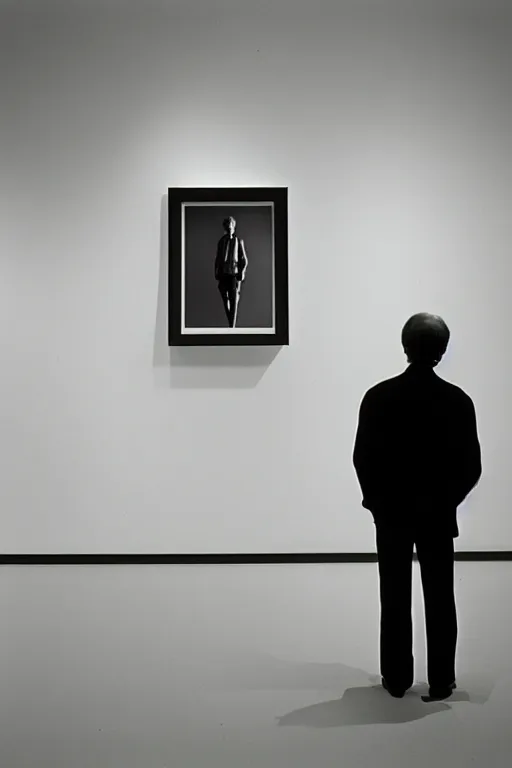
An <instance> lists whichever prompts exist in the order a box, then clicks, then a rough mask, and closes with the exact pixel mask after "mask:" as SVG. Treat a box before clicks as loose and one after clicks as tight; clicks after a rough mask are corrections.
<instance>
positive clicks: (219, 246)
mask: <svg viewBox="0 0 512 768" xmlns="http://www.w3.org/2000/svg"><path fill="white" fill-rule="evenodd" d="M221 263H222V238H221V239H220V240H219V242H218V243H217V256H216V257H215V279H216V280H218V279H219V278H220V267H221Z"/></svg>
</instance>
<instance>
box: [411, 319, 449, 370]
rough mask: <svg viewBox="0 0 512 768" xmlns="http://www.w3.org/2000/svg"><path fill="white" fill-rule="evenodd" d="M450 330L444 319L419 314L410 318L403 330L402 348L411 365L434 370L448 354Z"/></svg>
mask: <svg viewBox="0 0 512 768" xmlns="http://www.w3.org/2000/svg"><path fill="white" fill-rule="evenodd" d="M449 340H450V330H449V328H448V326H447V325H446V323H445V322H444V320H443V318H442V317H439V315H431V314H429V313H428V312H419V313H418V314H417V315H413V316H412V317H410V318H409V320H408V321H407V322H406V324H405V325H404V327H403V329H402V346H403V348H404V350H405V352H406V354H407V357H408V361H409V362H410V363H422V364H425V365H430V366H432V367H433V368H434V367H435V366H436V365H437V364H438V362H439V361H440V360H441V358H442V356H443V355H444V353H445V352H446V348H447V347H448V342H449Z"/></svg>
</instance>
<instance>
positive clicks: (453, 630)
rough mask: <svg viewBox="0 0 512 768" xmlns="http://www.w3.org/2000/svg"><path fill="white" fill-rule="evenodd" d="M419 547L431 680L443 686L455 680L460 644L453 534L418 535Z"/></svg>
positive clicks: (434, 683) (417, 544) (428, 671)
mask: <svg viewBox="0 0 512 768" xmlns="http://www.w3.org/2000/svg"><path fill="white" fill-rule="evenodd" d="M416 550H417V553H418V560H419V563H420V568H421V581H422V585H423V600H424V605H425V625H426V635H427V674H428V682H429V685H430V686H431V687H435V688H437V687H444V686H446V685H449V684H450V683H452V682H453V681H454V680H455V654H456V648H457V609H456V605H455V588H454V546H453V537H452V536H451V534H450V532H448V533H438V534H436V535H435V536H434V534H428V535H421V536H418V537H417V538H416Z"/></svg>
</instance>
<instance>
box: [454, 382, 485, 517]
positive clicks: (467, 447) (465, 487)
mask: <svg viewBox="0 0 512 768" xmlns="http://www.w3.org/2000/svg"><path fill="white" fill-rule="evenodd" d="M458 430H459V434H458V436H457V449H456V451H455V462H454V468H453V488H454V498H455V503H456V504H457V506H458V505H459V504H461V503H462V502H463V501H464V499H465V498H466V497H467V496H468V494H469V493H470V492H471V491H472V490H473V488H474V487H475V486H476V485H477V483H478V481H479V480H480V477H481V476H482V455H481V448H480V441H479V439H478V428H477V422H476V412H475V406H474V404H473V401H472V400H471V398H470V397H469V396H468V395H466V398H465V399H464V402H463V408H462V411H461V416H460V421H459V425H458Z"/></svg>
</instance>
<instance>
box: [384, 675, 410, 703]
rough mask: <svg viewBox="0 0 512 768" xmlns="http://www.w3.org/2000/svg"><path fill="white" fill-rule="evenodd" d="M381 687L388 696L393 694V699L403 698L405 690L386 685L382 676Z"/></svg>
mask: <svg viewBox="0 0 512 768" xmlns="http://www.w3.org/2000/svg"><path fill="white" fill-rule="evenodd" d="M382 687H383V688H384V689H385V690H386V691H387V692H388V693H389V694H390V696H393V698H395V699H403V697H404V695H405V691H406V690H407V689H405V690H404V689H403V688H393V687H392V686H390V685H388V683H387V682H386V681H385V680H384V678H382Z"/></svg>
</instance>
